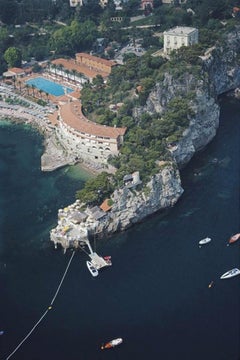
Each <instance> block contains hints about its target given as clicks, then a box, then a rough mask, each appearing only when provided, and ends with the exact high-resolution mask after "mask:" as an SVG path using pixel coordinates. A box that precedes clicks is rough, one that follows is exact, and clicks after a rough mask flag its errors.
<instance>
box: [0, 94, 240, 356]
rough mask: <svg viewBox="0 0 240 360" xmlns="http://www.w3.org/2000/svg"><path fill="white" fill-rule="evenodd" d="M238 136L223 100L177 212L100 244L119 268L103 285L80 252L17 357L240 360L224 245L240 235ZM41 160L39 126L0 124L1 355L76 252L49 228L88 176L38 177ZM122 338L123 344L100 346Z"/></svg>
mask: <svg viewBox="0 0 240 360" xmlns="http://www.w3.org/2000/svg"><path fill="white" fill-rule="evenodd" d="M239 140H240V103H239V102H237V101H235V100H232V99H227V100H226V99H224V100H221V119H220V128H219V131H218V134H217V136H216V137H215V139H214V140H213V141H212V142H211V143H210V144H209V145H208V147H207V148H206V149H205V150H204V151H202V152H201V153H199V154H198V155H197V156H195V158H194V159H193V160H192V161H191V163H190V164H189V165H188V166H187V167H186V168H185V169H184V170H182V181H183V187H184V189H185V192H184V194H183V196H182V197H181V199H180V200H179V202H178V203H177V204H176V206H175V207H174V208H173V209H171V210H170V211H169V212H168V214H167V215H166V216H164V217H163V216H162V215H161V214H157V215H155V216H153V217H151V218H150V219H148V220H147V221H146V222H144V223H142V224H139V225H136V226H135V227H133V228H132V229H130V230H128V231H126V232H124V233H122V234H117V235H114V236H112V237H110V238H108V239H103V240H101V241H99V242H98V243H97V252H98V253H100V254H103V255H111V256H112V261H113V266H112V267H111V268H107V269H104V270H103V271H102V272H101V273H100V275H99V276H98V277H97V278H93V277H91V275H90V273H89V271H88V270H87V267H86V264H85V261H86V260H87V256H86V254H85V253H83V252H80V251H78V252H77V253H76V254H75V256H74V258H73V261H72V263H71V266H70V268H69V272H68V273H67V276H66V278H65V280H64V282H63V285H62V287H61V289H60V291H59V293H58V296H57V298H56V301H55V303H54V306H53V309H52V310H51V311H49V312H48V314H47V316H46V317H45V318H44V320H43V321H42V322H41V323H40V324H39V326H38V327H37V328H36V329H35V330H34V332H33V333H32V334H31V336H30V337H29V338H28V339H27V340H26V342H25V343H24V344H23V345H22V346H21V347H20V348H19V350H18V351H17V352H16V353H15V354H14V355H12V357H11V359H16V360H23V359H24V360H25V359H29V360H37V359H38V360H40V359H44V360H48V359H49V360H50V359H58V360H79V359H81V360H95V359H100V360H102V359H114V360H115V359H119V360H120V359H124V360H130V359H131V360H132V359H138V360H147V359H164V360H175V359H181V360H182V359H185V360H192V359H194V360H203V359H204V360H210V359H211V360H239V359H240V322H239V319H240V308H239V305H240V278H238V277H236V278H233V279H230V280H220V279H219V278H220V276H221V275H222V273H224V272H225V271H227V270H229V269H231V268H233V267H240V244H239V243H235V244H233V245H231V246H227V239H228V237H229V236H231V235H232V234H234V233H236V232H239V230H240V229H239V209H240V208H239V184H240V176H239V175H240V146H239V145H240V141H239ZM41 153H42V139H41V137H40V136H39V135H38V133H37V132H36V131H33V130H31V129H30V128H28V127H23V126H20V125H14V126H12V125H11V126H10V125H7V124H4V125H2V126H1V127H0V294H1V297H0V309H1V316H0V330H4V331H5V333H4V335H2V336H0V359H1V360H2V359H7V358H8V356H9V354H11V353H12V351H13V350H14V349H15V348H16V346H17V345H18V344H19V343H20V342H21V341H22V339H23V338H24V337H25V336H26V334H27V333H28V332H29V331H30V329H31V328H32V327H33V326H34V324H35V323H36V322H37V321H38V319H39V318H40V317H41V315H42V314H43V312H44V311H45V309H46V308H47V307H48V305H49V304H50V301H51V299H52V297H53V296H54V294H55V292H56V289H57V287H58V284H59V281H60V280H61V277H62V275H63V273H64V271H65V268H66V266H67V263H68V261H69V259H70V256H71V254H72V251H67V253H66V254H65V255H64V254H63V252H62V251H61V250H55V249H54V247H53V244H52V243H50V241H49V230H50V229H51V228H52V227H54V226H55V224H56V221H57V210H58V208H60V207H64V206H66V205H68V204H69V203H71V202H73V201H74V195H75V192H76V190H77V189H79V188H81V187H82V186H83V184H84V182H85V180H86V179H87V178H88V174H87V173H86V172H83V171H79V169H77V168H74V167H66V168H63V169H59V170H57V171H55V172H52V173H42V172H41V171H40V156H41ZM206 236H209V237H211V238H212V241H211V242H210V243H209V244H207V245H205V246H203V247H201V248H199V246H198V241H199V240H200V239H202V238H204V237H206ZM211 281H213V282H214V283H213V286H212V288H209V287H208V284H209V283H210V282H211ZM116 337H122V338H123V344H122V345H121V346H119V347H117V348H115V349H112V350H109V351H101V350H100V346H101V344H102V343H103V342H105V341H108V340H111V339H113V338H116Z"/></svg>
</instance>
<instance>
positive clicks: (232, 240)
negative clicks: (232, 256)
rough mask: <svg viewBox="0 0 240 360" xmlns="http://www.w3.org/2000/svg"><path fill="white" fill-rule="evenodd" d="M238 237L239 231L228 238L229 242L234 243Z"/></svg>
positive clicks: (239, 235) (239, 237) (239, 236)
mask: <svg viewBox="0 0 240 360" xmlns="http://www.w3.org/2000/svg"><path fill="white" fill-rule="evenodd" d="M238 239H240V233H237V234H235V235H233V236H231V237H230V239H229V240H228V242H229V244H232V243H234V242H235V241H237V240H238Z"/></svg>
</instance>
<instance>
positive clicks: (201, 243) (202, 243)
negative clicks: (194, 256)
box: [199, 237, 212, 245]
mask: <svg viewBox="0 0 240 360" xmlns="http://www.w3.org/2000/svg"><path fill="white" fill-rule="evenodd" d="M211 240H212V239H211V238H210V237H206V238H205V239H202V240H200V241H199V245H205V244H207V243H209V242H210V241H211Z"/></svg>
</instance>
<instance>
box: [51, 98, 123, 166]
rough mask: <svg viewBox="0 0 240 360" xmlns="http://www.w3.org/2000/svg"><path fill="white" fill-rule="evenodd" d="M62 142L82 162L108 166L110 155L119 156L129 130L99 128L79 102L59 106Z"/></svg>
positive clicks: (103, 126) (107, 127)
mask: <svg viewBox="0 0 240 360" xmlns="http://www.w3.org/2000/svg"><path fill="white" fill-rule="evenodd" d="M58 120H59V130H58V131H59V135H60V138H61V143H62V144H63V146H65V147H66V148H67V149H68V150H70V151H72V154H73V155H74V156H75V157H77V158H81V159H83V160H87V161H91V162H95V163H98V164H106V163H107V159H108V157H109V155H110V154H111V155H117V154H118V153H119V148H120V146H121V144H122V143H123V136H124V134H125V132H126V129H127V128H118V127H110V126H106V125H100V124H97V123H94V122H92V121H90V120H88V119H87V118H86V117H85V116H84V115H83V114H82V111H81V103H80V102H79V101H71V102H68V103H66V104H62V105H59V108H58Z"/></svg>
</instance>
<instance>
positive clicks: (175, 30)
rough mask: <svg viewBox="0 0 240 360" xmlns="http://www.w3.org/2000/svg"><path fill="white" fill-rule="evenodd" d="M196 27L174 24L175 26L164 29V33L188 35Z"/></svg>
mask: <svg viewBox="0 0 240 360" xmlns="http://www.w3.org/2000/svg"><path fill="white" fill-rule="evenodd" d="M196 30H197V29H196V28H193V27H188V26H176V27H175V28H172V29H169V30H166V31H164V34H165V35H189V34H191V33H192V32H194V31H196Z"/></svg>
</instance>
